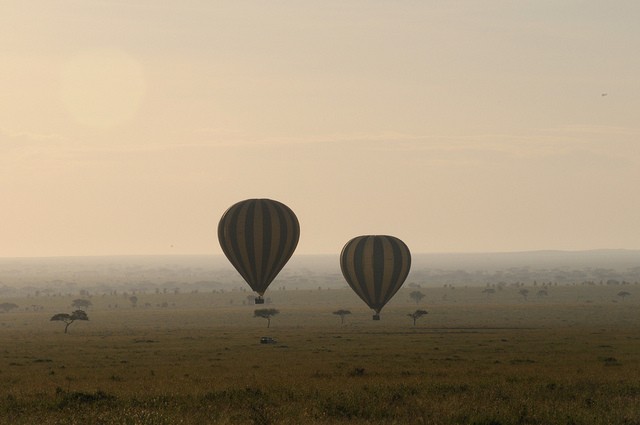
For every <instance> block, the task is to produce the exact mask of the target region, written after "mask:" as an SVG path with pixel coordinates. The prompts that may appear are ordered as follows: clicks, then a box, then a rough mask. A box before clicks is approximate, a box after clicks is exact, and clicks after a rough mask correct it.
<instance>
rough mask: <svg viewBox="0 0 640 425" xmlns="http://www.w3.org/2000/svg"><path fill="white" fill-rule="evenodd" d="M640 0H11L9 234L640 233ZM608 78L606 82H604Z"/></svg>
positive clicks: (548, 241) (447, 240)
mask: <svg viewBox="0 0 640 425" xmlns="http://www.w3.org/2000/svg"><path fill="white" fill-rule="evenodd" d="M638 22H640V2H637V1H635V0H630V1H624V0H619V1H616V2H602V1H540V0H530V1H500V0H483V1H447V2H432V1H402V0H400V1H382V0H367V1H343V0H340V1H337V0H336V1H331V0H329V1H322V2H317V1H306V0H296V1H275V2H266V1H204V0H201V1H197V0H184V1H180V2H177V1H175V2H169V1H162V2H160V1H157V0H128V1H124V0H120V1H116V0H112V1H109V0H101V1H100V0H75V1H72V0H60V1H50V0H33V1H17V0H5V1H3V2H2V3H0V54H1V56H0V94H1V99H2V101H1V102H0V198H1V199H2V204H1V205H2V207H1V208H0V241H1V242H0V256H4V257H7V256H8V257H12V256H50V255H102V254H209V253H210V254H219V253H221V250H220V247H219V245H218V242H217V236H216V227H217V223H218V220H219V218H220V216H221V215H222V213H223V212H224V211H225V210H226V208H227V207H229V206H230V205H231V204H233V203H235V202H237V201H239V200H242V199H246V198H254V197H260V198H273V199H277V200H279V201H281V202H284V203H285V204H287V205H289V206H290V207H291V208H292V209H293V210H294V211H295V213H296V214H297V215H298V218H299V220H300V224H301V239H300V244H299V246H298V251H297V253H300V254H310V253H330V254H336V255H338V253H339V252H340V249H341V248H342V246H343V245H344V244H345V243H346V242H347V241H348V240H349V239H351V238H352V237H354V236H357V235H360V234H391V235H394V236H397V237H399V238H400V239H402V240H404V241H405V242H406V243H407V245H408V246H409V248H410V249H411V250H412V252H462V251H464V252H467V251H519V250H537V249H595V248H629V249H639V248H640V225H639V218H638V211H639V210H640V190H639V189H638V182H640V119H639V117H640V112H639V111H640V78H638V76H639V75H640V55H639V54H638V52H639V51H640V27H639V26H638V25H637V23H638ZM604 94H606V95H604Z"/></svg>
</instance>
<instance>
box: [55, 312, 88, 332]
mask: <svg viewBox="0 0 640 425" xmlns="http://www.w3.org/2000/svg"><path fill="white" fill-rule="evenodd" d="M51 320H52V321H59V322H64V323H66V325H65V327H64V333H67V330H68V329H69V325H70V324H72V323H73V322H75V321H76V320H89V317H88V316H87V313H85V312H84V311H83V310H76V311H74V312H73V313H71V314H68V313H58V314H54V315H53V317H52V318H51Z"/></svg>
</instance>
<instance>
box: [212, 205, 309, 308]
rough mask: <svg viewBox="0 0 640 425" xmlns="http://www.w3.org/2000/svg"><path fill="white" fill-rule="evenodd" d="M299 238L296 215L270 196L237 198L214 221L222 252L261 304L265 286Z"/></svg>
mask: <svg viewBox="0 0 640 425" xmlns="http://www.w3.org/2000/svg"><path fill="white" fill-rule="evenodd" d="M299 238H300V224H299V223H298V218H297V217H296V215H295V214H294V213H293V211H291V209H290V208H289V207H287V206H286V205H285V204H283V203H281V202H278V201H274V200H272V199H247V200H244V201H240V202H238V203H236V204H234V205H232V206H231V207H229V209H228V210H227V211H226V212H225V213H224V214H223V215H222V218H221V219H220V223H218V241H219V242H220V246H221V247H222V252H224V254H225V255H226V256H227V258H228V259H229V261H230V262H231V264H232V265H233V267H235V268H236V270H237V271H238V273H240V275H241V276H242V277H243V278H244V280H245V281H246V282H247V283H248V284H249V286H250V287H251V289H253V290H254V291H255V292H257V293H258V298H256V304H263V303H264V299H263V298H262V297H263V295H264V293H265V291H266V290H267V287H268V286H269V284H270V283H271V282H272V281H273V280H274V279H275V278H276V276H277V275H278V273H279V272H280V270H282V268H283V267H284V265H285V264H286V263H287V261H289V258H291V256H292V255H293V251H295V249H296V246H297V245H298V240H299Z"/></svg>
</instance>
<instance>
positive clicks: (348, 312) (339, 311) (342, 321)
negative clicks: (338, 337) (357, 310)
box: [333, 309, 351, 325]
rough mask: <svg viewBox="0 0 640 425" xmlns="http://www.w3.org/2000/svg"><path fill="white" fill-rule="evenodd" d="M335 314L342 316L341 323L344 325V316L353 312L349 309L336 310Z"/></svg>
mask: <svg viewBox="0 0 640 425" xmlns="http://www.w3.org/2000/svg"><path fill="white" fill-rule="evenodd" d="M333 314H335V315H336V316H340V324H342V325H344V316H346V315H348V314H351V312H350V311H349V310H343V309H340V310H336V311H334V312H333Z"/></svg>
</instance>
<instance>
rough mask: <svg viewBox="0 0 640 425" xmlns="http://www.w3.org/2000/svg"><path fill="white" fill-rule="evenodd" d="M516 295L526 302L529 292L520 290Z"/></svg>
mask: <svg viewBox="0 0 640 425" xmlns="http://www.w3.org/2000/svg"><path fill="white" fill-rule="evenodd" d="M518 294H520V295H522V298H524V300H525V301H526V300H527V296H528V295H529V290H528V289H527V288H522V289H521V290H519V291H518Z"/></svg>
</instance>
